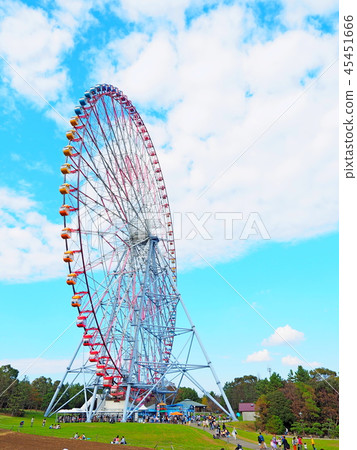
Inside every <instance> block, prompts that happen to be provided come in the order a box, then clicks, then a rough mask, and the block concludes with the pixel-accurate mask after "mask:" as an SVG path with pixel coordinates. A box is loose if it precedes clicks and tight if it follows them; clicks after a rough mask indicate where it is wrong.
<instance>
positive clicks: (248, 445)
mask: <svg viewBox="0 0 357 450" xmlns="http://www.w3.org/2000/svg"><path fill="white" fill-rule="evenodd" d="M190 426H191V427H196V428H199V429H200V430H203V431H207V432H208V433H210V434H212V436H213V435H215V434H216V430H210V429H209V428H205V427H201V426H198V425H197V424H196V423H191V425H190ZM220 440H221V441H224V442H227V443H229V444H233V445H236V446H237V445H238V444H240V445H241V446H242V447H243V449H246V448H247V449H248V448H249V449H254V450H257V449H258V448H259V447H258V443H257V444H253V443H252V442H248V441H244V440H243V439H241V438H240V437H239V436H238V438H237V439H234V438H233V437H232V436H231V437H229V438H226V437H222V438H220Z"/></svg>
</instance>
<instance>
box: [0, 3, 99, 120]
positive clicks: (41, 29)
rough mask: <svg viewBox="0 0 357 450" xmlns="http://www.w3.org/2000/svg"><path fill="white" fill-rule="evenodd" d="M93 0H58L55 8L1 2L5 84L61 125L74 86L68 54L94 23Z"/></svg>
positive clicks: (0, 36) (0, 40)
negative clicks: (67, 59) (46, 112)
mask: <svg viewBox="0 0 357 450" xmlns="http://www.w3.org/2000/svg"><path fill="white" fill-rule="evenodd" d="M92 6H93V1H76V2H71V1H69V0H58V1H57V2H56V3H54V4H53V5H52V9H43V8H40V7H33V6H28V5H26V4H25V3H22V2H20V1H7V2H0V11H1V13H2V14H1V16H2V19H1V20H0V54H1V55H2V57H3V58H4V60H5V61H6V62H5V61H4V62H3V64H2V67H3V80H4V81H5V82H6V83H7V84H8V85H10V86H11V88H12V89H13V90H14V91H15V92H16V93H17V94H20V95H21V96H24V97H25V98H26V99H28V100H30V101H31V102H32V103H33V104H35V105H36V106H37V107H39V108H43V109H46V110H48V115H49V116H50V117H52V118H53V119H54V120H56V121H57V122H58V123H61V121H62V119H61V117H60V116H59V115H58V114H56V113H55V112H54V110H53V109H51V108H50V107H49V106H48V104H47V102H49V103H51V105H52V106H53V107H54V109H55V110H57V111H59V114H60V115H64V116H67V115H68V114H70V109H72V107H71V108H69V105H72V102H69V100H68V89H69V88H70V86H71V79H70V75H69V69H68V67H67V66H65V65H64V59H65V56H66V55H67V54H68V52H69V51H71V50H72V49H73V47H74V45H75V38H76V36H77V34H78V33H79V32H82V33H83V32H84V31H86V28H87V27H88V25H89V24H90V23H91V22H93V21H94V20H95V19H94V17H93V16H92V15H91V14H90V9H91V8H92Z"/></svg>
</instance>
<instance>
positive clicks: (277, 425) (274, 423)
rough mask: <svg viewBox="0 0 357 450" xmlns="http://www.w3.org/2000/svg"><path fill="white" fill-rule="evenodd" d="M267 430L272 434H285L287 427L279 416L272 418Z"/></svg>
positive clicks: (269, 420)
mask: <svg viewBox="0 0 357 450" xmlns="http://www.w3.org/2000/svg"><path fill="white" fill-rule="evenodd" d="M266 429H267V431H269V433H272V434H281V433H284V430H285V427H284V424H283V421H282V420H281V419H280V417H279V416H271V417H270V418H269V419H268V422H267V424H266Z"/></svg>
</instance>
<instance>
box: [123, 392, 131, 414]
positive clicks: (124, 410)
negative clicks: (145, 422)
mask: <svg viewBox="0 0 357 450" xmlns="http://www.w3.org/2000/svg"><path fill="white" fill-rule="evenodd" d="M130 391H131V385H130V384H129V385H128V387H127V388H126V394H125V402H124V408H123V422H126V421H127V418H128V404H129V398H130Z"/></svg>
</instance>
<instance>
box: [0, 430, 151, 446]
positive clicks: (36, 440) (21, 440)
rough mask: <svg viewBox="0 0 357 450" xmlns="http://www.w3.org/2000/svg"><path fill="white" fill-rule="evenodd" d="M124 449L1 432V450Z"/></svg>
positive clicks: (97, 443)
mask: <svg viewBox="0 0 357 450" xmlns="http://www.w3.org/2000/svg"><path fill="white" fill-rule="evenodd" d="M117 447H119V448H122V446H119V445H118V446H116V445H114V446H113V445H111V444H102V443H100V442H91V441H79V440H73V439H63V438H55V437H46V436H36V435H34V434H24V433H16V432H14V431H8V430H0V450H42V449H43V450H64V449H66V450H83V449H88V450H95V449H98V450H101V449H103V450H104V449H109V448H111V449H112V450H113V448H117ZM123 448H125V450H148V447H133V446H132V445H125V446H124V447H123Z"/></svg>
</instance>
